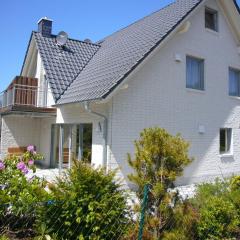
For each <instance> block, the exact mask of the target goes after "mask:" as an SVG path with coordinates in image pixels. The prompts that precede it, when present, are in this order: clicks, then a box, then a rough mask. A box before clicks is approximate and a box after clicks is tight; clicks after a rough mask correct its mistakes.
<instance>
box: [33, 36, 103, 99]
mask: <svg viewBox="0 0 240 240" xmlns="http://www.w3.org/2000/svg"><path fill="white" fill-rule="evenodd" d="M33 37H34V38H35V40H36V44H37V48H38V50H39V53H40V56H41V59H42V61H43V66H44V69H45V72H46V78H47V80H48V81H49V84H50V86H51V89H52V92H53V95H54V98H55V100H57V99H59V97H60V96H61V95H62V94H63V93H64V91H65V90H66V89H67V87H68V86H69V85H70V84H71V83H72V81H73V80H74V79H75V78H76V77H77V76H78V75H79V73H80V72H81V71H82V70H83V68H84V67H85V66H86V64H87V63H88V62H89V60H90V59H91V58H92V57H93V55H94V54H95V53H96V52H97V50H98V49H99V45H96V44H91V43H86V42H82V41H77V40H72V39H68V41H67V43H66V45H65V47H64V48H61V47H59V46H57V44H56V42H55V39H56V36H54V35H52V36H51V37H43V36H42V35H41V34H40V33H38V32H33Z"/></svg>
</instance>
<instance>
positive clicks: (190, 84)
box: [186, 56, 204, 90]
mask: <svg viewBox="0 0 240 240" xmlns="http://www.w3.org/2000/svg"><path fill="white" fill-rule="evenodd" d="M186 65H187V67H186V68H187V69H186V76H187V79H186V87H187V88H193V89H197V90H204V61H203V60H202V59H197V58H193V57H189V56H187V61H186Z"/></svg>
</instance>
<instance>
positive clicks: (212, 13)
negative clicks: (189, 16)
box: [205, 8, 218, 32]
mask: <svg viewBox="0 0 240 240" xmlns="http://www.w3.org/2000/svg"><path fill="white" fill-rule="evenodd" d="M205 27H206V28H208V29H211V30H213V31H215V32H218V12H217V11H216V10H213V9H210V8H206V9H205Z"/></svg>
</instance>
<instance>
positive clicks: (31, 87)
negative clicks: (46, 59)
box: [0, 77, 56, 113]
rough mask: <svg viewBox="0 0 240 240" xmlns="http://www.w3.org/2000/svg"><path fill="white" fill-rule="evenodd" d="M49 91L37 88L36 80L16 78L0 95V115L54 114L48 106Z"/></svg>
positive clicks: (42, 87) (43, 87)
mask: <svg viewBox="0 0 240 240" xmlns="http://www.w3.org/2000/svg"><path fill="white" fill-rule="evenodd" d="M50 96H51V91H50V89H48V88H46V87H45V86H41V87H39V86H38V79H37V78H29V77H16V78H15V79H14V80H13V81H12V82H11V84H10V85H9V86H8V88H7V89H6V90H5V91H3V92H2V93H0V113H6V112H13V111H20V112H29V111H30V112H49V113H51V112H56V109H55V108H51V107H49V106H48V98H49V97H50Z"/></svg>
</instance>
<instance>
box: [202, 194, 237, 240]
mask: <svg viewBox="0 0 240 240" xmlns="http://www.w3.org/2000/svg"><path fill="white" fill-rule="evenodd" d="M239 227H240V218H239V215H238V214H237V212H236V208H235V206H234V205H233V203H232V202H231V201H230V200H228V201H227V200H226V198H221V197H217V196H216V197H211V198H209V199H208V201H206V205H205V206H202V208H201V209H200V219H199V223H198V227H197V230H198V236H199V239H211V240H212V239H216V240H217V239H226V238H233V237H237V235H238V233H239V230H240V229H239Z"/></svg>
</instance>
